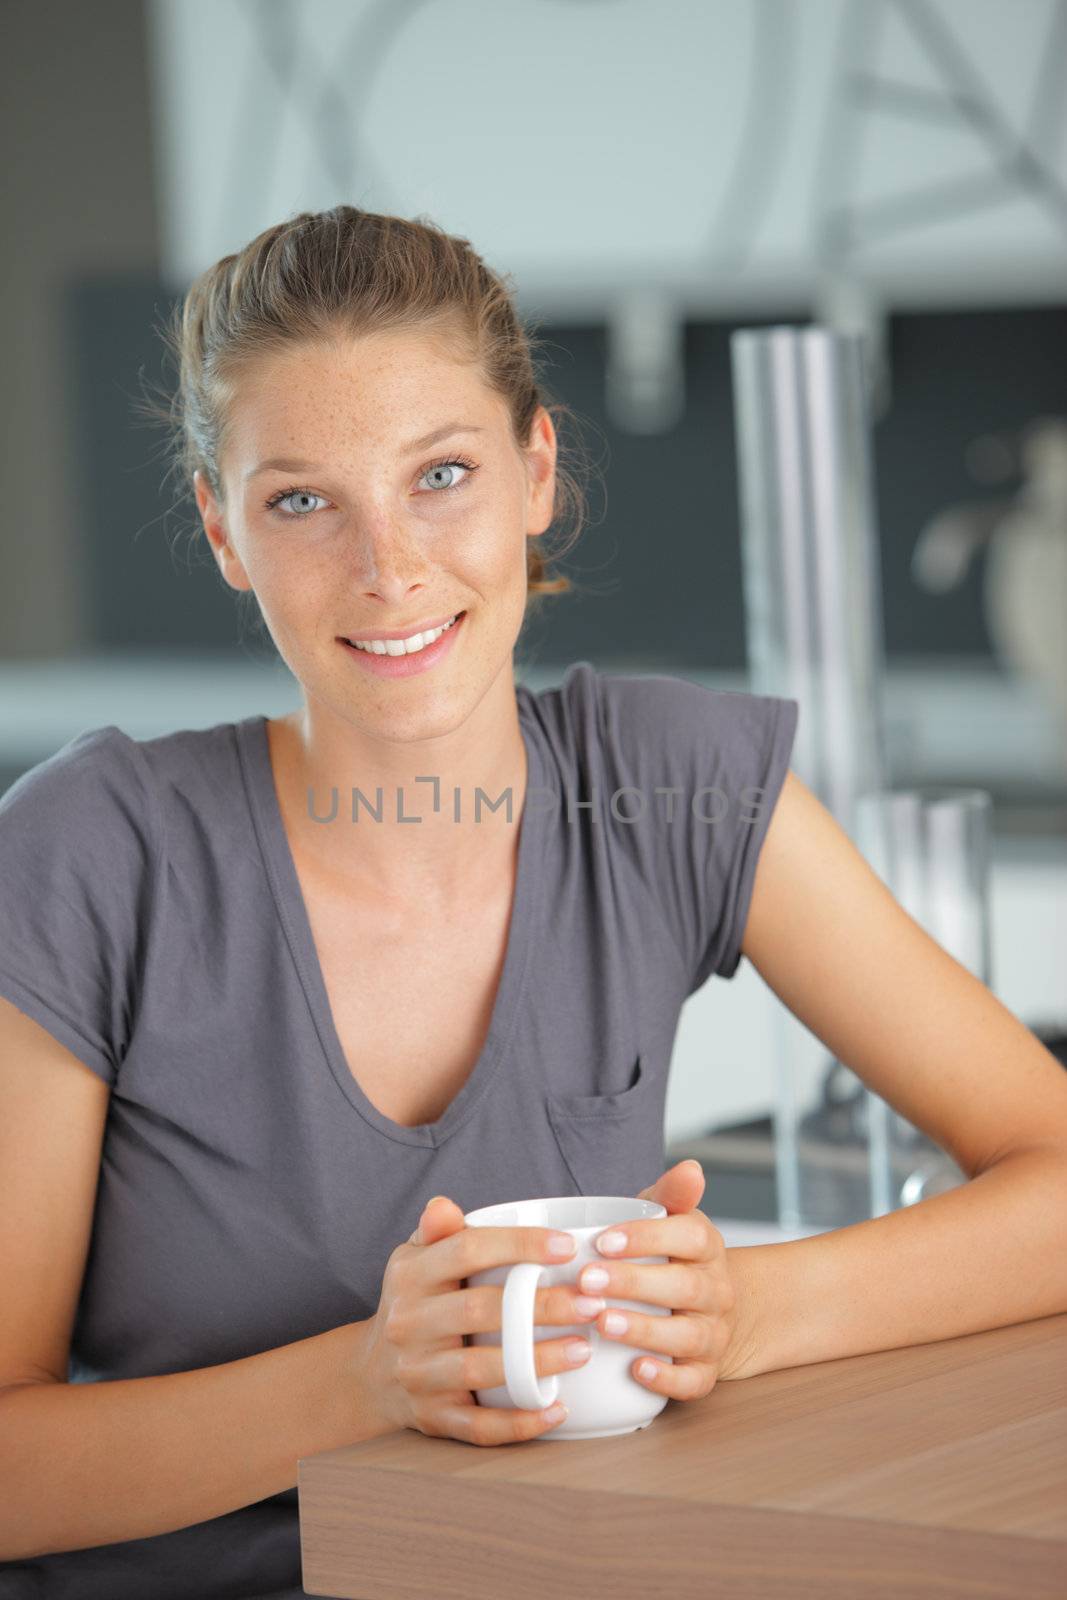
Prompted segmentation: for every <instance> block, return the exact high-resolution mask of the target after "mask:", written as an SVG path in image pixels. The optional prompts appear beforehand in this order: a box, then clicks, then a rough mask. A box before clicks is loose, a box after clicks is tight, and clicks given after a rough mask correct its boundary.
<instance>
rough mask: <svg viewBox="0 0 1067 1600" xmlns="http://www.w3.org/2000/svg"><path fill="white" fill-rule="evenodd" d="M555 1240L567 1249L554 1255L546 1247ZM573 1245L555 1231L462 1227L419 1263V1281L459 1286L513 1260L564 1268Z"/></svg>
mask: <svg viewBox="0 0 1067 1600" xmlns="http://www.w3.org/2000/svg"><path fill="white" fill-rule="evenodd" d="M554 1239H559V1240H561V1241H563V1242H565V1245H566V1250H565V1251H564V1252H560V1253H556V1252H555V1251H554V1250H552V1249H550V1248H549V1246H550V1244H551V1242H552V1241H553V1240H554ZM576 1248H577V1247H576V1245H575V1241H574V1238H573V1236H572V1235H571V1234H569V1233H566V1232H563V1231H562V1230H557V1229H554V1228H534V1227H529V1228H489V1227H486V1228H481V1227H478V1228H472V1227H469V1226H464V1227H462V1228H459V1229H457V1231H456V1232H455V1233H452V1234H449V1235H448V1237H447V1238H444V1239H439V1240H438V1241H437V1243H436V1244H435V1245H433V1246H432V1247H431V1248H429V1249H427V1250H426V1251H425V1252H423V1254H422V1255H421V1257H413V1258H412V1259H413V1260H417V1261H418V1266H419V1270H420V1275H421V1278H422V1281H424V1282H426V1283H427V1284H433V1285H440V1286H442V1287H443V1286H444V1285H445V1284H450V1283H459V1282H460V1281H461V1280H462V1279H464V1278H470V1277H473V1276H474V1274H475V1273H477V1272H484V1271H485V1270H486V1269H487V1268H489V1267H503V1266H511V1265H513V1264H514V1263H515V1262H516V1261H543V1262H545V1263H546V1264H547V1265H549V1266H554V1267H558V1266H565V1265H566V1263H567V1262H568V1261H569V1260H570V1259H571V1258H572V1257H573V1256H574V1254H575V1250H576Z"/></svg>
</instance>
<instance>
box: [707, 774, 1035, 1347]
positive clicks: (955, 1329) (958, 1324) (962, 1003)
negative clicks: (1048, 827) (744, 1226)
mask: <svg viewBox="0 0 1067 1600" xmlns="http://www.w3.org/2000/svg"><path fill="white" fill-rule="evenodd" d="M742 948H743V950H744V952H745V954H746V955H747V956H748V958H749V960H750V961H751V962H752V964H753V966H755V967H756V968H757V970H758V971H759V973H760V974H761V976H762V977H763V979H764V981H765V982H766V983H768V984H769V985H770V987H771V988H772V989H773V990H774V992H775V993H776V994H777V995H778V997H779V999H781V1000H782V1001H783V1003H784V1004H785V1005H787V1006H788V1007H789V1008H790V1010H791V1011H792V1012H793V1013H794V1015H795V1016H797V1017H799V1018H800V1020H801V1022H803V1023H804V1024H805V1026H806V1027H808V1028H809V1029H811V1031H812V1032H813V1033H815V1034H816V1035H817V1036H818V1037H819V1038H820V1039H822V1040H823V1042H824V1043H825V1044H826V1045H827V1046H828V1047H829V1048H830V1049H831V1050H832V1051H833V1052H834V1055H835V1056H836V1057H837V1059H838V1060H839V1061H842V1062H844V1063H845V1064H846V1065H847V1066H849V1067H851V1068H852V1069H853V1071H854V1072H856V1073H857V1075H858V1076H859V1077H860V1078H862V1079H863V1081H864V1082H865V1083H866V1084H867V1085H868V1086H869V1087H870V1088H871V1089H873V1090H874V1091H875V1093H876V1094H879V1095H881V1096H882V1098H883V1099H884V1100H886V1101H887V1102H888V1103H889V1105H891V1106H892V1107H893V1108H894V1109H895V1110H896V1111H899V1112H900V1114H901V1115H902V1116H905V1117H907V1118H908V1120H909V1121H910V1122H912V1123H914V1124H915V1126H916V1127H918V1128H920V1129H921V1130H922V1131H923V1132H924V1133H926V1134H928V1135H929V1137H930V1138H931V1139H933V1140H934V1141H935V1142H936V1143H937V1144H938V1145H940V1147H941V1148H942V1149H943V1150H947V1151H948V1153H949V1154H950V1155H951V1156H952V1157H953V1159H954V1160H955V1162H956V1164H957V1165H958V1166H959V1168H960V1169H961V1171H963V1172H964V1173H966V1174H967V1177H968V1178H969V1180H970V1181H969V1182H967V1183H964V1184H961V1185H958V1186H957V1187H956V1188H954V1189H952V1190H950V1191H949V1192H947V1193H945V1194H939V1195H933V1196H931V1197H930V1198H928V1199H926V1200H921V1201H919V1203H918V1204H917V1205H913V1206H907V1207H903V1208H901V1209H900V1210H896V1211H892V1212H890V1213H889V1214H888V1215H887V1216H883V1217H873V1218H869V1219H868V1220H866V1221H864V1222H859V1223H854V1224H852V1225H851V1226H849V1227H845V1228H836V1229H833V1230H831V1231H829V1232H827V1233H823V1234H818V1235H816V1236H815V1237H813V1238H810V1239H802V1240H798V1241H795V1242H792V1243H789V1244H775V1245H755V1246H750V1247H748V1248H745V1249H740V1250H737V1249H735V1250H730V1251H728V1252H727V1255H728V1260H729V1263H730V1267H731V1273H732V1276H733V1278H734V1282H735V1284H736V1286H737V1290H738V1301H739V1305H740V1306H741V1307H742V1308H743V1311H742V1320H743V1321H744V1322H745V1323H746V1324H747V1332H746V1334H745V1338H744V1348H745V1349H746V1350H747V1351H748V1355H747V1358H746V1361H745V1363H744V1364H743V1365H742V1367H741V1368H740V1369H739V1370H737V1371H735V1372H734V1373H733V1374H732V1376H734V1377H749V1376H752V1375H753V1374H754V1373H756V1372H767V1371H772V1370H774V1369H775V1368H778V1367H788V1366H799V1365H802V1364H804V1363H805V1362H809V1361H827V1360H833V1359H835V1358H837V1357H840V1356H849V1355H858V1354H861V1353H864V1352H867V1351H872V1350H889V1349H894V1348H896V1347H898V1346H900V1345H906V1344H922V1343H924V1342H926V1341H928V1340H933V1339H948V1338H954V1337H956V1336H958V1335H961V1334H967V1333H975V1332H979V1331H981V1330H983V1329H987V1328H995V1327H1003V1326H1005V1325H1006V1324H1009V1323H1016V1322H1027V1321H1030V1320H1031V1319H1033V1318H1037V1317H1046V1316H1052V1315H1055V1314H1058V1313H1060V1312H1063V1311H1067V1248H1065V1246H1067V1074H1065V1073H1064V1071H1063V1068H1062V1067H1061V1065H1060V1063H1059V1062H1058V1061H1057V1060H1056V1058H1055V1056H1053V1055H1052V1053H1051V1051H1049V1050H1046V1049H1045V1047H1044V1045H1043V1044H1041V1043H1040V1041H1039V1040H1038V1039H1036V1038H1035V1037H1034V1035H1033V1034H1032V1033H1031V1032H1030V1030H1029V1029H1028V1028H1027V1027H1026V1026H1025V1025H1024V1024H1023V1023H1022V1022H1021V1021H1020V1020H1019V1019H1018V1018H1017V1017H1015V1016H1013V1014H1012V1013H1011V1012H1010V1011H1009V1010H1008V1009H1007V1008H1006V1007H1005V1006H1003V1005H1002V1004H1001V1003H1000V1001H999V1000H998V999H997V998H996V996H995V995H994V994H993V993H992V992H991V991H990V990H989V989H988V988H987V987H986V986H985V985H984V984H983V983H981V982H980V981H979V980H978V979H977V978H976V977H974V976H973V974H971V973H970V972H968V971H967V970H966V968H965V967H963V966H962V965H961V964H960V963H959V962H957V961H956V960H955V959H954V958H953V957H952V956H950V955H949V954H948V953H947V952H946V951H945V950H943V949H942V948H941V946H940V945H939V944H937V943H936V941H935V940H933V939H932V938H930V936H929V935H928V934H927V933H925V932H924V930H923V929H922V928H921V927H920V926H919V925H918V923H916V922H915V921H914V920H913V919H912V918H911V917H910V916H909V915H908V913H907V912H906V911H905V910H904V909H903V907H902V906H900V905H899V904H898V902H897V901H896V900H895V898H894V897H893V895H892V894H891V893H890V891H889V889H888V888H887V887H886V885H885V884H884V883H883V882H882V880H881V879H880V878H879V877H878V876H877V874H876V873H875V872H874V871H873V869H872V868H871V867H870V866H869V865H868V864H867V862H866V860H865V859H864V857H863V856H862V855H861V853H860V852H859V851H858V850H857V849H856V847H855V846H854V845H853V843H852V841H851V840H850V839H849V838H848V836H847V834H845V832H844V831H843V830H842V829H841V828H840V827H839V825H838V824H837V822H836V821H835V820H834V818H833V817H832V816H831V815H830V813H829V812H828V811H826V810H825V808H824V807H823V806H822V805H821V804H820V802H819V801H818V800H817V799H816V797H815V796H814V795H813V794H812V793H811V792H810V790H808V789H807V788H806V787H805V785H804V784H803V783H801V781H800V779H799V778H797V777H796V775H795V774H794V773H792V772H790V773H789V774H787V778H786V783H785V786H784V787H783V790H782V794H781V797H780V799H779V803H778V806H777V808H776V810H775V814H774V816H773V817H772V819H771V824H770V827H769V829H768V831H767V837H766V840H765V841H764V846H763V850H762V852H761V854H760V859H759V862H758V864H757V868H756V877H755V882H754V885H753V893H752V901H751V905H750V909H749V916H748V922H747V926H746V929H745V936H744V940H743V943H742Z"/></svg>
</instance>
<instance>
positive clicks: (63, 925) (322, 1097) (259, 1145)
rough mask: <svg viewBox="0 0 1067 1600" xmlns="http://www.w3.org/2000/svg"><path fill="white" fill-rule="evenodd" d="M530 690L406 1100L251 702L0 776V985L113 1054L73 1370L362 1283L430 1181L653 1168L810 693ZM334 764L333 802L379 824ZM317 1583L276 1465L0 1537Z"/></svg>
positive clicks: (8, 1585) (606, 1178)
mask: <svg viewBox="0 0 1067 1600" xmlns="http://www.w3.org/2000/svg"><path fill="white" fill-rule="evenodd" d="M516 693H517V697H518V707H519V717H520V726H521V730H522V735H523V739H524V741H525V744H526V748H527V752H528V758H529V774H528V794H527V799H526V806H525V809H524V812H523V814H522V816H521V819H520V818H519V816H518V814H517V810H515V811H513V817H514V823H515V825H516V826H519V827H520V829H521V831H520V835H519V856H518V875H517V881H516V888H515V899H514V905H513V909H512V915H511V924H510V930H509V940H508V947H507V955H506V960H505V964H504V970H503V975H502V977H501V981H500V988H499V992H498V995H497V999H496V1004H495V1007H494V1010H493V1014H492V1021H491V1025H490V1028H489V1032H488V1037H487V1038H486V1041H485V1046H484V1048H483V1050H482V1052H481V1054H480V1056H479V1058H478V1061H477V1063H476V1064H475V1066H474V1070H473V1071H472V1073H471V1075H470V1077H469V1078H468V1079H467V1081H466V1082H465V1084H464V1085H463V1088H462V1089H461V1090H460V1092H459V1094H458V1095H457V1096H456V1097H455V1099H454V1100H453V1101H452V1103H451V1104H450V1105H449V1106H448V1108H447V1109H446V1111H445V1112H444V1113H443V1115H442V1116H441V1117H439V1118H438V1120H437V1121H436V1122H432V1123H427V1124H424V1125H420V1126H418V1127H404V1126H402V1125H400V1124H398V1123H396V1122H393V1121H392V1120H391V1119H390V1118H389V1117H387V1116H384V1115H383V1114H382V1113H381V1112H380V1111H378V1110H377V1109H376V1108H375V1107H374V1106H373V1105H372V1104H371V1102H370V1101H369V1100H368V1099H367V1097H366V1096H365V1095H364V1094H363V1092H362V1090H361V1089H360V1087H359V1084H358V1082H357V1081H356V1079H355V1077H353V1074H352V1072H351V1071H350V1070H349V1068H348V1065H347V1064H346V1061H345V1058H344V1055H343V1053H342V1051H341V1047H340V1043H339V1040H338V1036H337V1033H336V1031H335V1028H334V1024H333V1020H332V1017H331V1013H330V1007H329V1003H328V1000H327V995H326V990H325V986H324V983H323V977H322V970H321V967H320V964H319V961H318V958H317V955H316V950H315V945H314V941H313V938H312V934H311V929H310V924H309V921H308V916H307V912H306V908H305V904H304V901H303V898H302V894H301V889H300V883H299V879H298V877H297V874H296V870H295V867H294V864H293V858H292V854H291V852H290V849H289V845H288V841H287V836H286V834H285V830H284V827H283V823H282V818H281V812H280V809H279V805H278V799H277V793H276V790H275V786H274V780H273V772H272V768H271V763H270V755H269V746H268V742H267V734H266V723H265V718H264V717H262V716H252V717H247V718H245V719H244V720H243V721H241V722H237V723H220V724H217V725H216V726H214V727H211V728H207V729H202V730H184V731H181V732H178V733H172V734H167V735H164V736H162V737H159V738H154V739H145V740H135V739H131V738H129V737H128V736H127V735H126V734H124V733H123V732H122V731H121V730H120V729H118V728H116V727H114V726H110V725H109V726H107V727H103V728H97V729H94V730H92V731H90V732H86V733H82V734H80V735H79V736H78V737H77V738H75V739H72V740H70V741H69V742H68V743H67V744H66V745H64V746H63V748H62V749H61V750H59V751H58V752H57V753H56V754H55V755H53V756H51V757H50V758H49V759H48V760H46V761H43V762H41V763H40V764H39V765H38V766H36V767H34V768H33V769H32V770H31V771H29V772H28V773H26V774H24V775H23V776H22V777H21V778H20V779H19V780H18V781H17V782H16V783H15V784H14V785H13V786H12V787H11V788H10V789H9V790H8V791H7V793H6V794H5V795H4V796H3V798H2V800H0V993H2V994H3V995H4V996H5V997H6V998H7V999H8V1000H11V1001H13V1002H14V1004H15V1005H16V1006H18V1007H19V1008H20V1009H21V1010H22V1011H24V1012H25V1013H26V1014H27V1015H29V1016H31V1017H33V1018H34V1019H35V1020H36V1021H38V1022H39V1023H41V1024H42V1026H44V1027H45V1028H47V1029H48V1030H49V1032H50V1033H52V1034H53V1035H54V1037H55V1038H56V1039H58V1040H59V1041H60V1043H62V1044H64V1045H65V1046H66V1047H67V1048H68V1049H69V1050H71V1051H72V1052H73V1053H74V1055H75V1056H77V1057H78V1059H79V1060H80V1061H82V1062H84V1063H85V1065H86V1066H87V1067H89V1068H90V1069H91V1070H92V1071H93V1072H95V1073H98V1074H99V1076H100V1077H102V1078H103V1079H104V1080H105V1081H106V1082H107V1083H108V1084H109V1085H110V1086H111V1099H110V1106H109V1112H108V1118H107V1126H106V1132H105V1139H104V1146H103V1153H102V1161H101V1169H100V1181H99V1187H98V1193H97V1198H96V1207H95V1214H94V1218H93V1232H92V1239H91V1244H90V1250H89V1256H88V1261H87V1265H86V1271H85V1278H84V1282H83V1285H82V1290H81V1295H80V1299H79V1303H78V1308H77V1315H76V1320H75V1324H74V1330H73V1338H72V1346H71V1362H70V1372H69V1376H70V1379H71V1381H72V1382H100V1381H106V1380H108V1379H116V1378H137V1377H143V1376H147V1375H150V1374H158V1373H167V1372H180V1371H186V1370H188V1369H191V1368H197V1367H207V1366H212V1365H215V1364H216V1363H219V1362H225V1361H233V1360H237V1359H239V1358H241V1357H243V1356H249V1355H253V1354H256V1353H257V1352H259V1351H262V1350H269V1349H272V1348H274V1347H275V1346H278V1345H284V1344H289V1343H291V1342H292V1341H293V1340H297V1339H303V1338H307V1337H308V1336H310V1335H312V1334H316V1333H320V1332H323V1331H325V1330H326V1329H328V1328H332V1327H335V1326H337V1325H339V1324H341V1323H346V1322H352V1321H354V1320H357V1319H362V1318H366V1317H370V1316H372V1315H373V1313H374V1312H375V1310H376V1309H377V1305H378V1295H379V1289H380V1285H381V1280H382V1275H383V1272H384V1268H385V1265H386V1262H387V1260H388V1258H389V1255H390V1253H391V1252H392V1251H393V1249H395V1247H396V1246H397V1245H398V1244H400V1243H401V1242H403V1241H404V1240H406V1239H407V1238H408V1237H409V1235H410V1234H411V1233H412V1231H413V1229H414V1228H415V1226H416V1223H417V1222H418V1219H419V1214H420V1212H421V1211H422V1208H423V1206H424V1205H425V1203H426V1201H427V1200H428V1199H429V1198H430V1197H431V1195H435V1194H446V1195H448V1196H449V1197H450V1198H451V1199H453V1200H455V1201H456V1203H457V1204H458V1205H459V1206H461V1207H462V1209H463V1210H464V1211H467V1210H470V1209H472V1208H474V1207H476V1206H484V1205H489V1204H492V1203H493V1202H496V1201H501V1200H511V1199H515V1198H519V1197H524V1196H533V1195H567V1194H576V1193H607V1194H636V1192H637V1191H638V1190H639V1189H641V1188H644V1187H645V1186H647V1185H648V1184H650V1183H653V1182H654V1181H655V1179H656V1178H657V1177H658V1176H659V1175H660V1173H661V1172H662V1170H663V1168H664V1166H665V1158H664V1124H663V1111H664V1100H665V1097H666V1092H667V1077H668V1070H669V1066H670V1060H671V1052H672V1047H673V1044H674V1038H675V1032H676V1028H677V1023H678V1017H679V1012H680V1009H681V1006H682V1004H683V1002H684V1000H685V999H686V997H687V996H688V995H689V994H691V993H692V992H693V991H694V990H695V989H697V988H698V987H700V986H701V985H702V984H703V983H704V982H705V980H706V979H707V978H709V977H710V976H711V975H712V974H713V973H715V974H718V975H719V976H720V977H724V978H730V977H732V976H733V974H734V972H735V971H736V969H737V965H738V962H739V959H740V948H739V946H740V941H741V939H742V937H743V934H744V928H745V920H746V916H747V912H748V905H749V899H750V895H751V891H752V881H753V875H754V872H755V868H756V861H757V857H758V854H759V850H760V847H761V845H762V842H763V838H764V836H765V833H766V830H767V826H768V823H769V821H770V817H771V814H772V811H773V809H774V805H775V803H776V801H777V798H778V795H779V792H780V790H781V786H782V784H783V782H784V779H785V774H786V770H787V765H788V762H789V757H790V752H791V749H792V744H793V738H794V734H795V730H796V724H797V715H798V705H797V702H796V701H795V700H788V699H781V698H777V697H775V696H765V695H753V694H746V693H739V692H732V691H723V690H711V689H706V688H703V687H701V686H700V685H697V684H695V683H692V682H690V681H689V680H687V679H684V678H678V677H672V676H668V675H625V674H618V673H601V672H598V671H596V670H595V669H594V668H593V666H592V665H591V664H590V663H589V662H586V661H580V662H578V663H576V664H575V665H573V666H571V667H570V668H569V669H568V671H567V673H566V676H565V678H564V680H563V682H562V684H561V685H560V686H558V687H554V688H551V689H548V690H545V691H542V692H540V693H536V694H535V693H533V692H532V691H531V690H529V689H528V688H527V687H526V686H524V685H522V684H519V685H518V686H517V689H516ZM368 787H369V786H368ZM671 791H673V793H672V792H671ZM364 792H365V793H366V792H367V790H365V791H364ZM317 798H318V799H321V798H322V797H317ZM349 798H350V797H349V796H348V795H346V794H345V793H344V791H342V793H341V796H340V800H339V812H338V817H337V818H336V819H335V820H334V821H333V822H332V824H330V825H331V826H334V827H358V828H367V827H372V826H375V825H376V824H375V823H374V821H373V820H372V819H371V817H370V816H369V814H368V812H367V811H366V809H363V810H361V811H360V812H359V816H358V821H356V822H352V821H351V820H350V816H351V812H350V809H349V807H348V800H349ZM368 798H369V799H370V800H372V801H373V798H374V796H373V792H370V793H369V794H368ZM490 798H491V799H495V798H497V797H495V796H491V797H490ZM462 802H463V808H464V811H463V814H464V816H469V815H471V814H472V808H473V804H474V795H473V794H472V795H470V796H467V795H463V796H462ZM590 802H592V804H590ZM444 803H447V804H449V805H451V804H452V800H451V797H449V798H448V799H447V800H446V801H445V802H444ZM320 809H321V807H320ZM408 809H409V811H410V810H411V809H412V808H411V807H410V806H409V808H408ZM386 814H387V815H388V814H389V813H388V812H387V813H386ZM394 814H395V813H394ZM627 819H630V820H627ZM494 820H499V818H497V819H494ZM324 825H325V824H324ZM354 1065H355V1069H356V1071H357V1073H358V1061H357V1062H356V1063H354ZM294 1465H295V1464H294ZM302 1593H303V1591H302V1588H301V1580H300V1546H299V1531H298V1520H297V1494H296V1490H295V1489H293V1490H289V1491H287V1492H285V1493H283V1494H279V1495H275V1496H272V1497H271V1498H269V1499H267V1500H263V1501H260V1502H258V1503H257V1504H254V1505H250V1506H247V1507H245V1508H243V1509H241V1510H238V1511H235V1512H232V1513H230V1514H228V1515H226V1516H223V1517H219V1518H215V1519H212V1520H211V1521H208V1522H203V1523H198V1524H195V1525H194V1526H191V1527H188V1528H184V1529H180V1530H178V1531H177V1532H173V1533H167V1534H162V1535H158V1536H156V1537H153V1538H149V1539H134V1540H129V1541H127V1542H124V1543H120V1544H111V1545H107V1546H102V1547H99V1548H95V1549H89V1550H84V1551H72V1552H63V1553H59V1554H54V1555H48V1556H43V1557H40V1558H37V1559H33V1560H29V1561H23V1562H15V1563H8V1564H4V1565H0V1595H2V1596H3V1597H5V1600H16V1597H17V1600H29V1597H30V1596H33V1597H34V1600H38V1597H48V1600H59V1597H61V1596H62V1597H63V1600H90V1597H92V1600H148V1597H149V1596H151V1600H193V1597H195V1600H224V1597H226V1600H236V1597H238V1596H240V1597H243V1600H249V1597H261V1600H265V1597H267V1596H270V1597H273V1600H299V1597H300V1596H301V1595H302Z"/></svg>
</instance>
